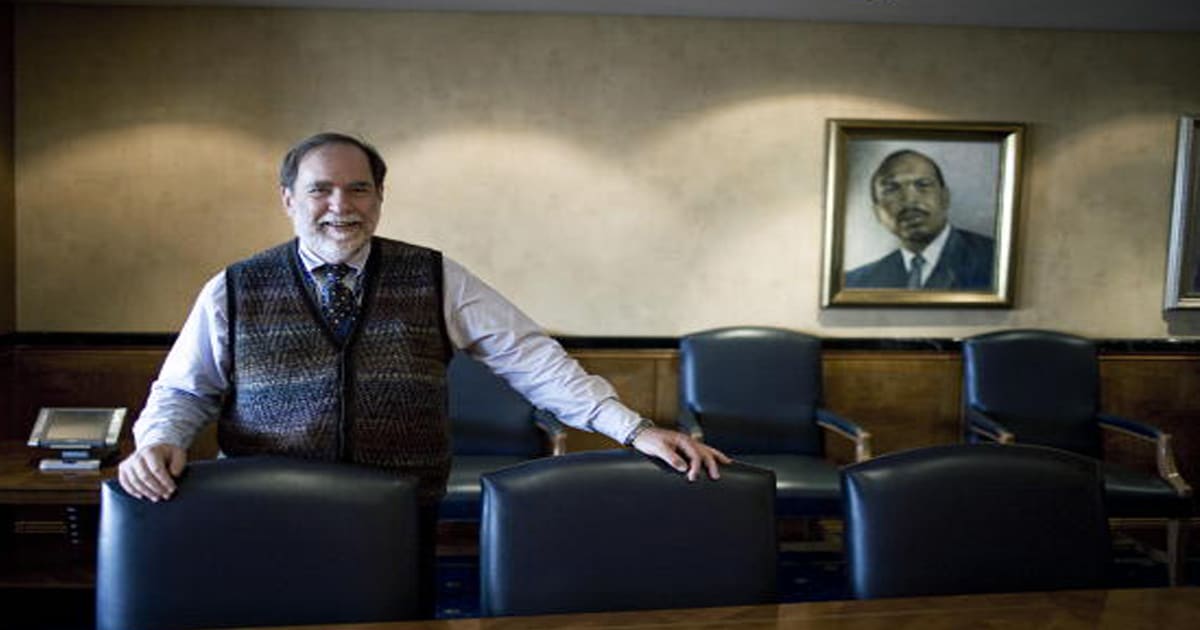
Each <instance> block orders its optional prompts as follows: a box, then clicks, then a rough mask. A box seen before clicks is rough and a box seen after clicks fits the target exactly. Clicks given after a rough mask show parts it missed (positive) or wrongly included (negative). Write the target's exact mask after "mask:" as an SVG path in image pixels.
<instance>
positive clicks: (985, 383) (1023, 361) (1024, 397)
mask: <svg viewBox="0 0 1200 630" xmlns="http://www.w3.org/2000/svg"><path fill="white" fill-rule="evenodd" d="M963 372H964V379H965V383H964V393H965V401H966V404H965V410H964V415H965V427H966V438H967V440H968V441H978V440H994V441H997V442H1002V443H1012V442H1024V443H1031V444H1042V445H1045V446H1053V447H1057V448H1062V449H1066V450H1069V451H1074V452H1076V453H1080V454H1083V455H1087V456H1089V457H1093V458H1096V459H1098V460H1103V459H1104V450H1103V442H1102V439H1101V429H1110V430H1115V431H1118V432H1121V433H1124V434H1126V435H1129V436H1133V437H1135V438H1139V439H1141V440H1144V441H1147V442H1149V443H1151V444H1153V445H1155V449H1156V454H1157V467H1158V474H1157V475H1154V474H1150V473H1146V472H1141V471H1137V470H1133V469H1129V468H1125V467H1122V466H1120V465H1118V464H1115V463H1111V462H1103V468H1102V470H1103V472H1104V483H1105V499H1106V505H1107V509H1108V514H1109V516H1113V517H1157V518H1166V519H1167V552H1166V556H1167V565H1168V574H1169V581H1170V583H1171V584H1173V585H1177V584H1180V583H1181V582H1182V579H1183V567H1184V560H1185V558H1184V555H1185V553H1184V552H1185V546H1186V545H1185V544H1184V535H1185V531H1186V528H1185V527H1184V526H1183V524H1184V522H1185V520H1186V519H1187V517H1188V516H1189V515H1190V514H1191V511H1192V499H1191V494H1192V490H1191V488H1190V487H1189V486H1188V484H1187V483H1186V482H1185V481H1184V480H1183V478H1182V477H1181V476H1180V475H1179V472H1178V470H1177V469H1176V467H1175V457H1174V454H1173V453H1172V450H1171V436H1170V435H1169V434H1167V433H1164V432H1162V431H1160V430H1158V429H1156V428H1154V427H1152V426H1149V425H1146V424H1143V423H1141V422H1135V421H1133V420H1129V419H1126V418H1120V417H1117V416H1112V415H1109V414H1105V413H1101V412H1100V411H1099V407H1100V372H1099V366H1098V364H1097V360H1096V348H1095V345H1094V344H1093V343H1092V341H1091V340H1089V339H1085V338H1083V337H1077V336H1074V335H1068V334H1064V333H1059V332H1054V331H1049V330H1011V331H1003V332H996V333H989V334H984V335H978V336H975V337H970V338H968V339H966V340H964V341H963Z"/></svg>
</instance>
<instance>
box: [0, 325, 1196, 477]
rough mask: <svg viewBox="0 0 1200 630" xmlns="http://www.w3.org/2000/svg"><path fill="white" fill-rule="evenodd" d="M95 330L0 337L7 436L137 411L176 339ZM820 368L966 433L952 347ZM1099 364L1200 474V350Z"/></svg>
mask: <svg viewBox="0 0 1200 630" xmlns="http://www.w3.org/2000/svg"><path fill="white" fill-rule="evenodd" d="M96 339H99V340H100V341H101V342H102V341H103V340H104V336H89V338H88V341H89V343H75V342H72V343H62V342H50V343H48V342H41V341H39V342H37V343H9V344H3V345H0V404H2V406H0V437H3V438H4V439H24V438H26V437H27V436H28V435H29V430H30V429H31V428H32V426H33V421H34V418H35V417H36V415H37V410H38V409H39V408H40V407H43V406H103V407H111V406H125V407H128V408H129V410H130V418H136V417H137V414H138V412H140V410H141V407H142V405H143V404H144V402H145V399H146V393H147V391H148V389H149V386H150V383H151V382H152V381H153V380H154V378H155V375H156V374H157V372H158V369H159V366H160V365H161V363H162V360H163V358H164V357H165V356H166V352H167V347H168V344H169V343H170V339H169V337H167V336H165V335H164V336H155V337H154V338H152V339H151V341H150V342H138V343H127V342H121V343H111V344H106V343H97V342H96ZM567 342H568V346H570V345H571V344H570V340H567ZM606 345H607V346H610V347H605V348H572V349H571V354H572V355H573V356H575V357H576V358H577V359H578V360H579V362H580V363H581V364H582V365H583V366H584V367H585V368H586V369H587V370H589V371H591V372H593V373H595V374H597V375H600V376H602V377H604V378H606V379H608V380H609V381H610V382H612V383H613V385H614V387H616V389H617V391H618V393H619V394H620V396H621V398H622V400H623V401H624V402H625V403H626V404H628V405H629V406H630V407H632V408H633V409H635V410H637V411H638V412H639V413H641V414H643V415H645V416H647V417H649V418H652V419H653V420H654V421H655V422H658V423H660V424H663V425H666V426H673V425H674V424H675V415H676V410H677V409H678V393H677V390H678V383H679V379H678V365H679V360H678V353H677V352H676V350H674V349H673V348H669V347H663V348H649V349H640V348H619V347H617V348H614V347H611V346H612V345H613V343H612V341H611V340H608V342H607V343H606ZM630 345H634V344H630ZM865 345H870V344H865ZM823 366H824V372H825V374H824V377H825V399H826V406H827V407H828V408H829V409H831V410H832V411H834V412H836V413H838V414H840V415H842V416H844V417H845V418H847V419H850V420H853V421H855V422H857V423H859V424H860V425H862V426H863V427H864V428H866V429H867V430H868V431H870V432H871V434H872V436H873V450H874V453H875V454H882V453H888V452H892V451H897V450H901V449H906V448H913V447H918V446H926V445H933V444H949V443H953V442H957V441H959V439H960V436H961V428H960V427H961V420H960V416H961V412H960V408H961V405H962V378H961V372H962V361H961V356H960V354H959V352H958V351H957V348H953V349H949V350H946V349H933V350H911V349H905V350H894V349H889V348H880V349H864V350H858V349H853V350H846V349H827V350H825V352H824V363H823ZM1100 373H1101V378H1102V382H1101V388H1102V389H1101V391H1102V397H1103V404H1104V410H1105V411H1108V412H1109V413H1114V414H1117V415H1123V416H1127V417H1129V418H1134V419H1138V420H1142V421H1144V422H1147V423H1150V424H1153V425H1156V426H1158V427H1160V428H1162V429H1164V430H1166V431H1168V432H1170V433H1171V434H1172V435H1173V436H1174V439H1175V451H1176V456H1177V458H1178V464H1179V467H1180V470H1181V472H1182V473H1183V475H1184V478H1185V479H1187V480H1189V481H1190V482H1191V483H1193V484H1198V483H1200V395H1197V392H1200V353H1197V352H1179V351H1124V350H1122V351H1112V352H1102V353H1101V363H1100ZM126 431H128V426H127V427H126ZM827 444H828V447H829V451H830V453H831V455H832V456H833V457H834V458H835V459H837V460H838V461H841V462H849V461H850V460H851V458H852V451H851V449H850V448H849V443H848V442H847V441H845V440H843V439H842V438H840V437H837V436H831V437H829V438H828V440H827ZM567 446H568V450H570V451H581V450H591V449H598V448H612V447H614V446H616V444H615V443H614V442H613V441H612V440H609V439H608V438H606V437H604V436H601V435H595V434H590V433H586V432H582V431H575V430H572V431H571V432H570V436H569V438H568V441H567ZM1106 447H1107V448H1108V449H1109V450H1110V452H1111V453H1112V454H1113V455H1115V456H1117V457H1118V458H1119V459H1121V460H1122V461H1133V462H1137V464H1138V465H1140V466H1147V467H1151V468H1152V467H1153V462H1154V452H1153V449H1152V448H1150V447H1149V446H1148V445H1147V444H1145V443H1142V442H1138V441H1135V440H1133V439H1132V438H1128V437H1124V436H1121V435H1116V434H1111V433H1110V434H1109V435H1107V436H1106Z"/></svg>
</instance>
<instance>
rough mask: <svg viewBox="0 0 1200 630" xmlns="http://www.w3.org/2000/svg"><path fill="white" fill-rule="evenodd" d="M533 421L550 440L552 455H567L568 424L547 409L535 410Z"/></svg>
mask: <svg viewBox="0 0 1200 630" xmlns="http://www.w3.org/2000/svg"><path fill="white" fill-rule="evenodd" d="M533 423H534V424H536V425H537V427H538V428H539V429H541V430H542V432H543V433H545V434H546V437H547V439H549V440H550V454H551V455H566V453H567V426H566V425H565V424H563V423H562V422H561V421H559V419H558V418H556V417H555V416H554V414H552V413H550V412H549V411H546V410H545V409H534V410H533Z"/></svg>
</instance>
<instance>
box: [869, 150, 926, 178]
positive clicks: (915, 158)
mask: <svg viewBox="0 0 1200 630" xmlns="http://www.w3.org/2000/svg"><path fill="white" fill-rule="evenodd" d="M935 173H936V170H935V169H934V166H933V162H931V161H929V160H927V159H925V158H924V157H921V156H919V155H905V156H901V157H899V158H896V159H895V160H892V161H891V163H889V164H888V165H887V167H885V168H884V169H883V170H882V171H881V172H880V173H879V179H896V178H900V177H909V178H911V177H935V176H936V175H935Z"/></svg>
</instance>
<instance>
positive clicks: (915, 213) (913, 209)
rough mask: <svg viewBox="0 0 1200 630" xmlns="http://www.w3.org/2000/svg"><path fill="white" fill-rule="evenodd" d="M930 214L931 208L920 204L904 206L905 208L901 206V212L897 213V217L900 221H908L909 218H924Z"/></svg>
mask: <svg viewBox="0 0 1200 630" xmlns="http://www.w3.org/2000/svg"><path fill="white" fill-rule="evenodd" d="M930 214H931V213H930V212H929V210H927V209H925V208H922V207H920V206H904V207H903V208H900V211H899V212H897V213H896V219H897V220H898V221H907V220H909V219H924V218H925V217H928V216H929V215H930Z"/></svg>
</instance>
